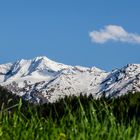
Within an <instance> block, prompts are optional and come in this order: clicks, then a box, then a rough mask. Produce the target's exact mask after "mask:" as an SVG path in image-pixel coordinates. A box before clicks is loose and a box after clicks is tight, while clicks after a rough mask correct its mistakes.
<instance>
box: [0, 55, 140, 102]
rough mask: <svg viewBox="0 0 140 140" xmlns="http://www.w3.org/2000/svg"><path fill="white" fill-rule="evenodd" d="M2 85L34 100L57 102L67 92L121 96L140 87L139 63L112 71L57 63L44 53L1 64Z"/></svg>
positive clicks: (0, 80)
mask: <svg viewBox="0 0 140 140" xmlns="http://www.w3.org/2000/svg"><path fill="white" fill-rule="evenodd" d="M0 85H1V86H4V87H6V88H7V89H8V90H10V91H11V92H12V93H13V94H16V95H18V96H21V97H22V98H23V99H25V100H28V101H30V102H33V103H47V102H56V101H57V100H59V99H60V98H64V97H65V96H72V95H74V96H79V95H80V94H83V95H87V96H89V95H92V96H93V97H94V98H100V97H102V96H105V97H118V96H122V95H125V94H126V93H128V92H133V93H134V92H139V91H140V64H128V65H126V66H124V67H123V68H121V69H115V70H113V71H111V72H106V71H104V70H101V69H98V68H96V67H95V66H94V67H91V68H88V67H82V66H70V65H65V64H62V63H57V62H55V61H52V60H50V59H49V58H47V57H45V56H39V57H36V58H34V59H30V60H25V59H22V60H18V61H16V62H15V63H7V64H2V65H0Z"/></svg>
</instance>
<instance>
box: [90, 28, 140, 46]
mask: <svg viewBox="0 0 140 140" xmlns="http://www.w3.org/2000/svg"><path fill="white" fill-rule="evenodd" d="M89 36H90V38H91V40H92V42H95V43H100V44H103V43H106V42H108V41H111V40H113V41H119V42H127V43H137V44H140V35H137V34H135V33H129V32H127V31H126V30H125V29H124V28H123V27H121V26H117V25H108V26H105V27H104V29H101V30H99V31H92V32H90V33H89Z"/></svg>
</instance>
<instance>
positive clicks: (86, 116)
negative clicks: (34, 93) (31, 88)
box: [0, 93, 140, 140]
mask: <svg viewBox="0 0 140 140" xmlns="http://www.w3.org/2000/svg"><path fill="white" fill-rule="evenodd" d="M10 98H11V97H10ZM10 98H9V97H7V98H6V99H7V102H6V103H4V104H3V103H2V102H1V110H0V140H12V139H13V140H24V139H25V140H34V139H35V140H53V139H55V140H65V139H66V140H67V139H72V140H88V139H89V140H140V119H139V118H140V115H139V112H140V108H139V104H140V102H139V99H140V94H139V93H137V94H135V95H132V94H129V95H127V96H124V97H121V98H119V99H115V100H111V99H101V100H94V99H92V98H91V97H89V98H87V97H82V96H81V97H79V98H76V97H69V98H65V99H64V100H61V101H59V102H57V103H55V104H45V105H42V106H34V105H32V104H28V103H24V102H22V101H21V100H20V102H19V100H14V101H13V100H10ZM8 100H9V103H8Z"/></svg>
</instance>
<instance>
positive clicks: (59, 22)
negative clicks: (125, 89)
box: [0, 0, 140, 70]
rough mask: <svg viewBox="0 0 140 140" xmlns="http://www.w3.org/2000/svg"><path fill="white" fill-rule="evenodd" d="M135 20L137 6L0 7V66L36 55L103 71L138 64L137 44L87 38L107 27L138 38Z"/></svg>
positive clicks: (41, 1) (18, 2) (92, 0)
mask: <svg viewBox="0 0 140 140" xmlns="http://www.w3.org/2000/svg"><path fill="white" fill-rule="evenodd" d="M139 15H140V1H139V0H133V1H131V0H116V1H115V0H114V1H113V0H107V1H105V0H59V1H58V0H12V1H11V0H4V1H0V63H6V62H11V61H12V62H14V61H16V60H19V59H21V58H25V59H30V58H34V57H36V56H41V55H45V56H47V57H49V58H50V59H52V60H55V61H58V62H62V63H65V64H70V65H83V66H89V67H91V66H96V67H99V68H101V69H105V70H111V69H114V68H117V67H122V66H123V65H126V64H127V63H140V43H135V42H129V41H126V42H123V41H120V40H119V39H118V40H117V41H114V40H111V39H110V40H107V41H106V42H104V43H99V42H94V41H91V38H90V37H89V33H90V32H92V31H99V32H100V31H101V29H104V28H105V27H106V26H108V25H116V26H119V27H122V28H123V29H124V30H125V31H127V32H128V33H133V34H137V35H140V18H139Z"/></svg>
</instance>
